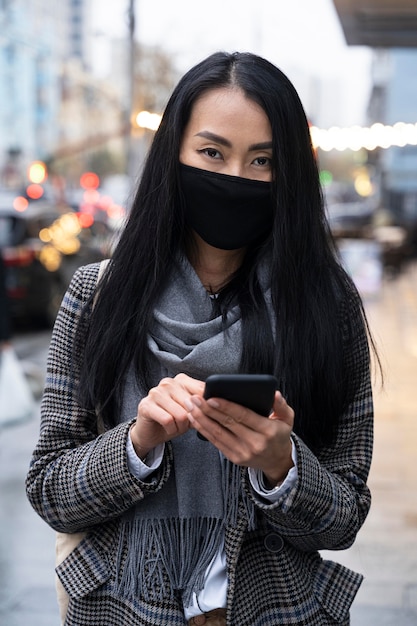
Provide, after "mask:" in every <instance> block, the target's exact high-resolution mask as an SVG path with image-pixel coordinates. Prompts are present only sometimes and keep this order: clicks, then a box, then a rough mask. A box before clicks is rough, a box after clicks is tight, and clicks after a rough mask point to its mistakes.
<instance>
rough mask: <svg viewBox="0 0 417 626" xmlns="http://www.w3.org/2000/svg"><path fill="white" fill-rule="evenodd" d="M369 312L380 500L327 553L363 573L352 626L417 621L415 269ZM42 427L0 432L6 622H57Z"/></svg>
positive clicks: (3, 625)
mask: <svg viewBox="0 0 417 626" xmlns="http://www.w3.org/2000/svg"><path fill="white" fill-rule="evenodd" d="M366 308H367V311H368V315H369V319H370V323H371V327H372V329H373V332H374V334H375V338H376V341H377V343H378V345H379V349H380V352H381V357H382V361H383V367H384V370H385V379H386V380H385V389H384V391H383V392H381V391H379V390H378V386H377V385H376V387H375V410H376V418H375V453H374V461H373V465H372V470H371V476H370V486H371V489H372V493H373V505H372V508H371V512H370V514H369V516H368V519H367V520H366V523H365V525H364V527H363V529H362V530H361V532H360V533H359V535H358V538H357V541H356V543H355V544H354V546H353V547H352V548H351V549H350V550H346V551H344V552H340V553H334V552H332V553H326V554H324V556H328V557H329V558H332V559H334V560H337V561H340V562H342V563H344V564H346V565H348V566H349V567H352V568H353V569H355V570H357V571H360V572H362V573H363V574H364V575H365V581H364V583H363V585H362V587H361V589H360V590H359V593H358V595H357V598H356V601H355V603H354V605H353V608H352V613H351V615H352V620H351V626H416V625H417V266H416V267H414V268H410V271H408V272H407V273H406V274H405V275H404V276H401V277H399V279H397V280H396V281H392V282H388V283H386V284H385V285H384V287H383V290H382V292H381V295H380V297H379V298H378V299H376V300H374V301H370V302H367V303H366ZM38 428H39V419H38V416H36V417H35V418H34V419H32V420H31V421H30V422H28V423H26V424H22V425H20V426H17V427H14V428H9V429H5V430H3V431H2V430H0V626H59V616H58V610H57V605H56V600H55V591H54V533H53V531H52V530H50V529H49V528H48V527H47V525H46V524H45V523H44V522H43V521H42V520H41V519H40V518H39V517H38V516H37V515H36V514H35V513H34V511H33V510H32V509H31V507H30V505H29V504H28V502H27V500H26V497H25V493H24V478H25V475H26V472H27V466H28V463H29V458H30V455H31V452H32V450H33V447H34V445H35V441H36V439H37V436H38ZM100 626H111V625H109V624H102V625H100ZM161 626H168V625H165V624H164V625H162V624H161Z"/></svg>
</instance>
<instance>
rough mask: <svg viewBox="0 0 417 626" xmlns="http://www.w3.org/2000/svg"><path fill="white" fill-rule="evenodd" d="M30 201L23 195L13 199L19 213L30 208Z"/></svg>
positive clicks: (14, 206)
mask: <svg viewBox="0 0 417 626" xmlns="http://www.w3.org/2000/svg"><path fill="white" fill-rule="evenodd" d="M28 205H29V202H28V201H27V200H26V198H24V197H23V196H17V197H16V198H15V199H14V200H13V208H14V209H16V211H19V213H23V211H25V210H26V209H27V208H28Z"/></svg>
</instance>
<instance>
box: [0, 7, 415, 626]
mask: <svg viewBox="0 0 417 626" xmlns="http://www.w3.org/2000/svg"><path fill="white" fill-rule="evenodd" d="M161 5H162V6H161ZM219 49H223V50H228V51H234V50H239V51H246V50H247V51H251V52H255V53H258V54H260V55H262V56H264V57H266V58H267V59H269V60H270V61H272V62H273V63H275V64H276V65H277V66H278V67H280V68H281V69H282V70H283V71H284V72H285V73H286V74H287V75H288V77H289V78H290V80H292V82H293V83H294V85H295V87H296V89H297V91H298V92H299V94H300V97H301V100H302V102H303V104H304V107H305V110H306V114H307V117H308V120H309V123H310V129H311V138H312V143H313V146H314V149H315V151H316V155H317V162H318V165H319V170H320V177H321V181H322V185H323V192H324V197H325V201H326V207H327V212H328V218H329V223H330V226H331V229H332V232H333V234H334V237H335V239H336V242H337V245H338V248H339V251H340V254H341V257H342V260H343V262H344V263H345V265H346V268H347V269H348V271H349V272H350V273H351V275H352V276H353V278H354V280H355V282H356V284H357V286H358V288H359V290H360V292H361V293H362V295H363V298H364V301H365V305H366V310H367V313H368V316H369V321H370V325H371V329H372V331H373V333H374V337H375V340H376V343H377V346H378V348H379V351H380V355H381V359H382V366H383V370H384V376H385V385H384V388H383V389H381V384H380V380H379V378H378V377H377V376H376V377H375V387H374V392H375V413H376V418H375V454H374V460H373V465H372V470H371V476H370V485H371V488H372V492H373V505H372V509H371V512H370V514H369V517H368V519H367V521H366V523H365V526H364V528H363V529H362V530H361V532H360V533H359V536H358V538H357V541H356V543H355V545H354V546H353V547H352V548H351V549H350V550H347V551H344V552H340V553H337V554H331V555H325V556H329V557H330V558H333V559H335V560H339V561H341V562H343V563H345V564H346V565H348V566H350V567H352V568H353V569H355V570H358V571H361V572H362V573H363V574H364V575H365V581H364V583H363V585H362V587H361V589H360V591H359V593H358V596H357V598H356V601H355V603H354V606H353V609H352V626H411V625H413V626H416V625H417V486H416V485H417V469H416V459H417V422H416V414H417V393H416V391H417V80H415V77H416V76H417V2H416V0H384V2H382V1H381V0H315V1H314V2H311V0H292V1H290V0H282V1H280V2H277V1H276V0H264V2H263V3H261V4H259V3H255V4H254V3H253V2H251V0H227V2H224V0H211V1H210V3H199V2H195V0H176V1H175V2H165V3H158V2H152V1H151V0H122V1H121V2H115V3H103V2H101V1H100V0H62V1H61V2H59V3H53V2H51V1H50V0H36V1H33V0H3V1H0V93H1V94H2V99H1V104H0V253H1V258H2V259H3V261H4V264H5V271H6V289H7V296H8V301H9V304H10V312H11V322H12V336H11V344H12V347H13V348H14V350H15V352H16V354H17V356H18V358H19V362H20V365H21V367H22V370H23V372H24V375H25V379H26V380H27V382H28V383H29V385H30V388H31V391H32V393H33V396H34V398H35V402H36V408H35V411H34V415H33V416H32V418H31V419H29V420H27V421H24V422H21V423H16V424H12V425H8V426H3V427H2V426H0V626H52V625H55V626H57V625H58V624H59V617H58V611H57V605H56V600H55V591H54V533H53V532H52V531H51V530H50V529H49V528H48V527H47V526H46V524H45V523H44V522H42V520H41V519H40V518H38V517H37V515H36V514H35V513H34V512H33V511H32V509H31V508H30V506H29V504H28V502H27V501H26V497H25V493H24V478H25V475H26V472H27V469H28V463H29V459H30V456H31V453H32V450H33V447H34V445H35V442H36V439H37V436H38V430H39V401H40V395H41V391H42V386H43V379H44V375H45V366H46V355H47V350H48V344H49V340H50V335H51V327H52V323H53V320H54V319H55V316H56V313H57V310H58V307H59V304H60V301H61V299H62V295H63V293H64V291H65V289H66V287H67V285H68V282H69V280H70V277H71V275H72V274H73V272H74V270H75V269H76V268H77V267H78V266H80V265H82V264H85V263H89V262H94V261H97V260H100V259H102V258H105V257H108V256H111V254H112V250H113V246H114V244H115V242H116V241H117V237H118V233H119V231H120V228H121V226H122V224H123V221H124V218H125V216H126V215H127V214H128V212H129V208H130V201H131V196H132V192H133V189H134V185H135V183H136V181H137V179H138V178H140V175H141V170H142V167H143V162H144V158H145V156H146V152H147V149H148V147H149V145H150V142H151V140H152V137H153V134H154V132H155V130H156V129H157V127H158V125H159V122H160V118H161V113H162V111H163V109H164V106H165V104H166V101H167V99H168V97H169V95H170V93H171V91H172V89H173V87H174V85H175V84H176V83H177V81H178V79H179V77H180V76H181V75H182V74H183V73H184V72H185V71H186V70H187V69H189V68H190V67H191V66H192V65H194V64H195V63H196V62H198V61H199V60H200V59H202V58H204V57H205V56H207V55H208V54H210V53H211V52H215V51H217V50H219ZM2 306H3V305H2ZM103 626H111V625H105V624H103Z"/></svg>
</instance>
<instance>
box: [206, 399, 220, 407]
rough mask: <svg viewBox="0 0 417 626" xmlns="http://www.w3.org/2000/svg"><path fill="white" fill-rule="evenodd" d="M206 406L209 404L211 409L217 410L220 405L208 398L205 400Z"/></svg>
mask: <svg viewBox="0 0 417 626" xmlns="http://www.w3.org/2000/svg"><path fill="white" fill-rule="evenodd" d="M207 404H209V405H210V406H211V407H212V408H213V409H218V408H219V406H220V404H219V403H218V402H217V400H213V398H209V399H208V400H207Z"/></svg>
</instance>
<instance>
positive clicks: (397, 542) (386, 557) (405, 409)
mask: <svg viewBox="0 0 417 626" xmlns="http://www.w3.org/2000/svg"><path fill="white" fill-rule="evenodd" d="M366 309H367V313H368V317H369V321H370V325H371V328H372V331H373V333H374V336H375V340H376V342H377V344H378V347H379V351H380V356H381V359H382V366H383V368H384V376H385V382H384V390H383V391H381V389H380V385H378V384H376V385H375V390H374V401H375V448H374V458H373V464H372V468H371V474H370V480H369V484H370V487H371V490H372V496H373V500H372V507H371V511H370V513H369V516H368V518H367V520H366V522H365V525H364V527H363V528H362V530H361V531H360V533H359V535H358V537H357V540H356V542H355V544H354V546H353V547H352V548H350V550H347V551H345V552H341V553H339V554H335V553H333V554H332V558H334V559H336V560H338V561H340V562H342V563H344V564H346V565H348V566H349V567H352V568H353V569H355V570H358V571H360V572H362V573H363V574H364V576H365V580H364V583H363V584H362V587H361V588H360V590H359V593H358V595H357V598H356V601H355V603H354V606H353V608H352V613H351V615H352V626H416V624H417V265H415V266H413V267H411V268H409V270H408V271H407V272H406V273H405V274H404V275H402V276H400V277H399V278H398V279H396V280H395V281H389V282H386V283H385V284H384V285H383V289H382V292H381V294H380V296H379V298H378V299H377V300H374V301H370V302H366Z"/></svg>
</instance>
